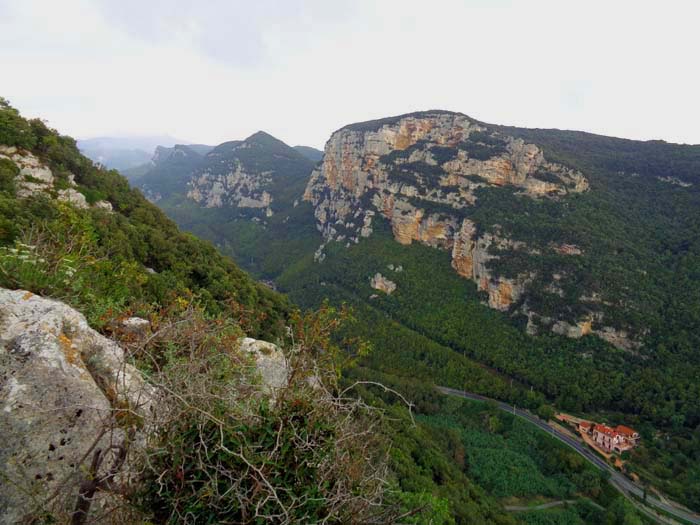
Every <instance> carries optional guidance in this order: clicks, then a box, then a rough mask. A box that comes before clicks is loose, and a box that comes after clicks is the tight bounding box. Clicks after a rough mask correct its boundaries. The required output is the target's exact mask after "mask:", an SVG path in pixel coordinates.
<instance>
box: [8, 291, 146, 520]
mask: <svg viewBox="0 0 700 525" xmlns="http://www.w3.org/2000/svg"><path fill="white" fill-rule="evenodd" d="M154 399H155V395H154V391H153V389H152V388H151V387H150V386H149V385H147V384H146V383H145V382H144V381H143V379H142V377H141V375H140V374H139V373H138V371H136V369H134V368H133V367H132V366H131V365H129V364H127V363H125V360H124V353H123V351H122V349H121V348H120V347H119V346H118V345H117V344H116V343H114V342H113V341H110V340H109V339H106V338H105V337H103V336H102V335H100V334H98V333H97V332H95V331H94V330H92V329H91V328H90V327H89V326H88V324H87V322H86V320H85V318H84V317H83V316H82V315H81V314H80V313H78V312H77V311H75V310H73V309H72V308H70V307H69V306H67V305H65V304H63V303H60V302H58V301H53V300H50V299H44V298H41V297H39V296H36V295H32V294H31V293H29V292H25V291H22V290H15V291H10V290H5V289H0V435H1V436H2V439H3V446H2V447H0V472H2V473H3V474H4V475H6V476H8V477H9V479H10V481H12V482H5V481H3V483H0V523H16V522H19V521H20V518H21V516H22V515H23V513H24V512H26V511H28V510H29V508H28V499H27V495H26V493H24V492H23V490H27V489H28V490H31V491H33V492H35V493H36V494H37V496H38V497H39V500H40V501H41V498H45V497H46V496H47V495H49V494H51V492H52V491H53V490H55V489H56V487H57V486H58V484H59V483H60V482H61V481H62V480H64V479H65V478H66V476H79V475H82V471H81V469H84V468H85V465H84V464H81V460H82V458H83V457H84V455H85V454H86V453H88V452H89V449H90V447H91V446H92V445H93V444H94V442H95V441H96V440H97V439H98V438H99V436H100V432H101V431H102V430H103V429H104V428H105V426H106V425H107V426H108V425H110V423H111V421H112V418H113V415H114V407H115V406H116V405H119V406H121V407H126V406H128V407H129V408H130V409H132V410H134V411H135V412H136V413H138V414H141V415H143V416H148V415H149V414H150V413H151V411H152V410H153V409H154ZM122 440H123V433H122V432H121V431H120V430H116V431H112V432H110V433H108V434H106V435H104V436H102V437H101V438H100V439H99V441H98V443H97V446H99V447H102V448H103V449H105V448H106V447H108V446H110V444H120V443H121V441H122ZM88 461H89V459H88ZM70 486H72V487H75V484H73V485H70ZM69 496H70V500H71V501H72V502H74V501H75V498H74V496H75V495H69Z"/></svg>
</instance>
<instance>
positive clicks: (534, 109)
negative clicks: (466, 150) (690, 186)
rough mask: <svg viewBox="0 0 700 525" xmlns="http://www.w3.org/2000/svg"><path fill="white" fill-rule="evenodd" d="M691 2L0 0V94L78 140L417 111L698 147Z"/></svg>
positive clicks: (698, 75) (185, 134) (292, 131)
mask: <svg viewBox="0 0 700 525" xmlns="http://www.w3.org/2000/svg"><path fill="white" fill-rule="evenodd" d="M698 20H700V2H696V1H694V0H688V1H673V0H665V1H663V2H661V1H655V2H646V1H644V0H637V1H629V2H628V1H625V0H606V1H597V0H586V1H570V0H558V1H546V0H541V1H540V0H528V1H525V0H522V1H517V0H512V1H508V0H462V1H456V0H455V1H452V0H430V1H428V0H375V1H370V0H352V1H351V0H347V1H346V0H306V1H303V0H250V1H240V0H199V1H187V0H148V1H144V0H61V1H60V2H58V1H55V0H0V96H4V97H5V98H7V99H9V100H10V102H11V103H12V104H13V105H14V106H15V107H17V108H18V109H20V111H22V113H23V114H25V115H26V116H29V117H41V118H44V119H46V120H47V121H48V123H49V125H51V126H52V127H55V128H57V129H58V130H59V131H61V132H62V133H65V134H68V135H72V136H74V137H76V138H89V137H96V136H142V135H144V136H145V135H170V136H174V137H177V138H178V139H182V140H183V141H186V142H197V143H204V144H218V143H220V142H223V141H226V140H233V139H240V138H244V137H246V136H248V135H250V134H252V133H254V132H255V131H258V130H265V131H267V132H269V133H271V134H272V135H274V136H276V137H278V138H280V139H281V140H284V141H285V142H287V143H288V144H290V145H296V144H304V145H309V146H314V147H317V148H322V147H323V145H324V143H325V141H326V140H327V139H328V138H329V136H330V134H331V133H332V132H333V131H335V130H336V129H338V128H340V127H342V126H344V125H346V124H350V123H352V122H359V121H363V120H369V119H375V118H382V117H386V116H391V115H396V114H401V113H407V112H411V111H417V110H425V109H448V110H453V111H460V112H463V113H466V114H467V115H470V116H472V117H474V118H476V119H478V120H481V121H485V122H492V123H497V124H508V125H516V126H524V127H546V128H562V129H578V130H584V131H590V132H594V133H600V134H604V135H613V136H619V137H626V138H634V139H642V140H647V139H663V140H667V141H669V142H684V143H692V144H699V143H700V125H698V122H700V104H699V103H698V94H699V93H700V68H698V66H697V64H698V57H697V53H698V51H699V50H700V31H698V29H697V24H698Z"/></svg>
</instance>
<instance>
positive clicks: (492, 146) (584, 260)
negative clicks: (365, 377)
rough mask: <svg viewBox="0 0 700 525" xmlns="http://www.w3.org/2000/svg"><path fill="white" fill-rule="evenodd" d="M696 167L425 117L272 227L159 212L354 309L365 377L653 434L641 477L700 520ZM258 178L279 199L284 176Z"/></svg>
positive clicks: (606, 144)
mask: <svg viewBox="0 0 700 525" xmlns="http://www.w3.org/2000/svg"><path fill="white" fill-rule="evenodd" d="M469 137H471V139H470V138H469ZM289 149H291V148H289ZM617 151H620V155H617V154H616V153H615V154H613V153H612V152H617ZM233 156H234V157H235V154H234V155H233ZM471 159H473V160H471ZM662 159H668V160H667V161H663V160H662ZM234 162H237V161H235V160H234ZM699 162H700V149H699V148H698V147H695V146H676V145H673V144H664V143H653V142H652V143H640V142H634V141H624V140H620V139H612V138H607V137H597V136H592V135H588V134H577V133H575V132H560V131H556V130H552V131H548V130H525V129H518V128H503V127H499V126H492V125H487V124H483V123H481V122H479V121H475V120H473V119H469V118H468V117H466V116H464V115H461V114H455V113H449V112H423V113H418V114H410V115H404V116H399V117H392V118H389V119H384V120H380V121H373V122H368V123H362V124H356V125H351V126H348V127H346V128H343V129H342V130H340V131H339V132H337V133H336V134H334V135H333V137H332V138H331V140H330V141H329V143H328V144H327V147H326V156H325V157H324V159H323V161H322V162H320V163H319V164H318V165H316V166H315V167H314V168H312V169H307V170H308V171H307V173H306V178H305V179H304V177H301V176H297V175H294V174H292V175H290V178H289V179H288V184H287V187H288V188H290V190H291V188H293V190H291V191H288V192H286V193H283V194H279V195H277V194H276V192H275V191H274V190H272V189H270V190H269V191H268V193H269V195H270V198H271V202H272V203H275V202H276V203H277V209H275V210H274V213H273V214H270V213H268V212H267V211H264V209H260V210H257V209H253V208H249V207H242V206H237V205H235V204H231V205H229V206H226V205H218V202H214V203H213V204H214V205H210V204H212V202H209V204H207V203H202V202H200V203H199V204H198V203H197V202H196V200H197V199H193V198H192V191H193V188H195V191H200V192H201V191H202V189H204V191H206V188H207V187H208V186H206V185H205V186H203V188H200V186H201V184H200V181H201V179H197V178H191V179H190V181H189V182H188V185H187V186H181V187H180V191H179V192H174V193H171V194H170V195H169V196H168V197H167V198H165V199H162V200H159V201H158V205H159V206H161V207H162V208H163V209H164V210H165V211H166V213H168V214H169V215H170V216H171V217H172V218H173V219H175V220H176V222H178V224H180V226H181V227H183V228H185V229H186V230H189V231H191V232H193V233H195V234H196V235H198V236H201V237H203V238H206V239H209V240H211V241H212V242H214V243H215V244H216V245H217V247H218V248H219V249H220V250H221V251H222V252H223V253H225V254H228V255H230V256H232V257H234V259H236V261H237V262H238V263H239V264H240V265H241V266H242V267H244V268H245V269H247V270H248V271H250V272H251V273H252V274H253V275H255V276H257V277H258V278H260V279H268V280H272V281H274V282H275V284H276V286H277V287H278V288H279V289H280V290H281V291H283V292H285V293H287V294H288V295H289V297H290V298H291V299H292V300H293V301H294V302H296V303H297V304H299V305H301V306H303V307H317V306H318V305H320V304H321V303H322V302H323V300H324V299H329V300H330V301H331V302H332V303H335V304H340V303H342V302H346V303H348V304H351V305H353V306H354V307H355V309H356V315H357V317H358V319H359V320H360V324H362V325H363V326H361V327H357V328H356V330H357V332H358V333H359V334H361V335H363V336H364V337H365V338H366V339H368V340H369V341H370V342H371V343H372V344H373V346H374V347H375V352H373V353H372V354H371V355H370V356H368V357H367V358H366V359H365V361H364V362H363V366H364V367H365V368H366V370H367V372H366V373H375V372H369V371H370V370H372V371H378V372H380V373H381V374H383V377H384V379H383V380H386V378H387V377H390V378H392V381H395V382H397V384H399V383H401V382H402V381H406V382H408V383H409V384H410V382H411V381H414V382H415V381H419V382H427V383H428V384H431V383H432V384H442V385H446V386H452V387H454V388H465V389H467V390H471V391H474V392H478V393H481V394H484V395H490V396H492V397H496V398H499V399H502V400H504V401H508V402H516V403H517V404H518V406H523V407H529V408H531V409H538V408H539V409H540V410H543V411H546V409H545V407H546V406H548V405H549V404H552V405H554V406H556V407H558V408H561V409H564V410H568V411H573V412H577V413H581V414H592V413H595V414H602V415H603V417H606V416H605V415H606V414H609V415H610V417H611V419H616V420H620V421H624V422H625V423H627V424H629V425H631V426H634V427H635V428H639V429H640V430H641V431H642V434H643V436H644V441H645V444H644V446H643V447H642V448H641V449H640V450H638V451H634V452H633V453H632V459H631V461H630V462H629V465H630V468H631V469H632V471H633V472H637V473H638V474H641V475H642V477H644V478H646V479H647V480H650V481H652V482H653V483H654V484H655V486H657V487H659V488H662V489H663V490H665V491H667V492H668V493H669V494H670V495H671V496H672V497H676V498H679V500H680V501H683V502H684V503H685V504H686V505H689V506H691V507H692V506H693V505H695V506H696V508H697V503H695V504H694V503H693V501H694V498H695V497H696V496H694V495H693V494H696V493H697V492H696V491H697V490H700V487H698V486H697V485H694V484H693V482H691V481H690V480H691V479H693V478H694V477H695V476H696V475H697V470H696V469H697V467H696V466H695V465H694V460H693V458H695V457H697V453H698V435H697V428H698V423H699V422H700V419H699V417H700V408H699V407H698V404H697V400H698V395H697V389H698V383H697V380H696V378H697V377H698V370H699V369H698V366H699V365H698V360H697V359H698V358H697V355H696V354H695V352H694V350H693V348H694V347H695V342H694V341H695V338H696V335H695V334H694V331H693V330H692V329H691V327H692V326H696V323H697V320H694V316H695V315H696V312H697V311H698V310H697V309H696V302H697V299H696V298H697V297H698V295H697V294H695V292H694V291H696V290H698V283H697V281H696V280H695V277H694V275H695V272H696V271H697V270H696V269H697V264H698V261H699V260H700V259H698V253H699V252H698V237H697V232H698V223H697V221H696V220H695V218H696V217H697V216H696V215H695V214H693V213H692V211H691V210H693V209H695V207H696V206H697V205H698V198H699V195H698V193H697V189H696V188H697V184H698V180H697V175H696V173H697V172H696V171H695V168H694V166H697V165H698V163H699ZM508 166H512V168H509V167H508ZM200 169H202V168H200ZM255 173H258V172H256V168H254V167H252V168H251V173H248V175H249V176H255ZM259 173H262V174H263V177H262V178H259V179H258V180H263V181H264V180H267V182H265V183H264V184H265V185H266V187H268V188H272V184H273V183H274V181H275V179H276V178H277V180H283V179H284V177H285V166H284V164H279V165H277V166H276V169H275V170H273V172H272V174H271V175H265V174H264V170H261V171H259ZM670 174H673V175H670ZM265 177H267V178H265ZM297 177H299V178H297ZM669 177H671V179H669ZM303 180H307V181H308V183H306V184H304V183H303ZM672 180H678V181H680V182H682V184H678V183H674V182H669V181H672ZM278 184H279V183H278ZM188 195H189V197H188ZM232 195H234V198H236V199H239V198H240V191H239V190H237V189H235V188H234V189H233V190H232ZM236 195H238V196H236ZM602 225H605V226H602ZM673 246H676V248H673ZM680 247H682V248H680ZM399 267H400V268H401V269H402V271H401V272H397V271H396V269H397V268H399ZM377 273H379V274H381V276H382V277H383V278H384V279H387V280H389V281H390V282H391V283H393V284H395V285H396V289H395V290H393V291H392V292H391V294H390V295H389V294H386V293H385V292H384V291H380V290H373V289H372V287H371V283H370V280H371V278H372V277H373V276H375V275H376V274H377ZM671 305H674V306H671ZM483 365H486V366H488V367H490V369H491V370H493V372H489V368H482V366H483ZM511 378H512V379H513V380H515V381H516V383H515V385H517V386H515V387H514V386H511V384H512V383H511V382H510V381H511ZM465 385H466V386H465ZM669 393H671V395H672V397H670V398H669V397H668V396H669ZM655 428H658V429H662V430H661V433H656V431H655V430H653V429H655ZM664 436H665V437H664ZM676 447H680V448H681V449H682V450H684V451H685V452H684V453H682V454H681V455H674V453H673V452H672V450H674V449H675V448H676ZM672 457H673V458H674V459H671V458H672ZM669 465H672V466H671V467H670V468H671V469H672V470H673V472H674V475H673V476H672V477H666V476H667V475H668V470H667V469H668V468H669ZM664 472H666V473H665V474H664ZM692 487H695V488H692Z"/></svg>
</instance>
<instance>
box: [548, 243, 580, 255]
mask: <svg viewBox="0 0 700 525" xmlns="http://www.w3.org/2000/svg"><path fill="white" fill-rule="evenodd" d="M554 251H555V252H557V253H559V254H561V255H581V254H582V253H583V251H582V250H581V248H579V247H578V246H575V245H573V244H562V245H560V246H554Z"/></svg>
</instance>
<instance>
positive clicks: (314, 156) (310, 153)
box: [294, 146, 323, 162]
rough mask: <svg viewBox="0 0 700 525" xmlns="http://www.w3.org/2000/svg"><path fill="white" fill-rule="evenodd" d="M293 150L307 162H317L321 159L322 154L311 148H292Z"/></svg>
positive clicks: (318, 150)
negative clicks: (307, 160)
mask: <svg viewBox="0 0 700 525" xmlns="http://www.w3.org/2000/svg"><path fill="white" fill-rule="evenodd" d="M294 149H295V150H297V151H298V152H299V153H301V154H302V155H304V157H306V158H307V159H309V160H313V161H314V162H318V161H319V160H321V159H322V158H323V152H322V151H321V150H320V149H316V148H312V147H310V146H294Z"/></svg>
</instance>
